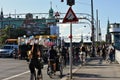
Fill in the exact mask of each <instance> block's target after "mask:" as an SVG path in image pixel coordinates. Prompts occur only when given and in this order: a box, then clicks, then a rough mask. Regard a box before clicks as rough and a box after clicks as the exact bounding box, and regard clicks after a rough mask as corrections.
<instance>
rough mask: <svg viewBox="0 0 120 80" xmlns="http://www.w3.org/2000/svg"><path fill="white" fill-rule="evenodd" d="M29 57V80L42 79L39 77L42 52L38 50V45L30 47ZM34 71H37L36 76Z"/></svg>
mask: <svg viewBox="0 0 120 80" xmlns="http://www.w3.org/2000/svg"><path fill="white" fill-rule="evenodd" d="M29 56H30V58H31V59H30V64H29V69H30V73H31V76H30V80H34V78H35V80H37V79H39V78H42V75H41V69H42V67H41V66H42V65H41V64H40V61H42V51H41V50H40V48H39V45H38V44H34V45H32V49H31V54H30V55H29ZM40 59H41V60H40ZM35 69H37V75H36V70H35Z"/></svg>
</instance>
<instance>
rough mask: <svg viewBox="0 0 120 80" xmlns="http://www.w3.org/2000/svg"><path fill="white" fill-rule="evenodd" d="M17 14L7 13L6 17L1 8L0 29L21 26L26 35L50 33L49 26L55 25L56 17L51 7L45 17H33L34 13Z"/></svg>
mask: <svg viewBox="0 0 120 80" xmlns="http://www.w3.org/2000/svg"><path fill="white" fill-rule="evenodd" d="M16 15H17V14H14V15H13V14H9V15H8V16H7V17H6V15H4V14H3V10H2V9H1V14H0V29H3V28H5V27H7V26H11V27H12V28H23V29H25V31H26V34H25V35H27V36H31V35H50V34H51V33H50V31H51V30H50V29H52V28H50V26H56V19H55V15H54V11H53V9H52V7H51V8H50V10H49V12H48V16H47V17H41V18H39V16H36V17H34V15H35V14H32V13H27V14H24V17H20V15H19V16H17V17H16Z"/></svg>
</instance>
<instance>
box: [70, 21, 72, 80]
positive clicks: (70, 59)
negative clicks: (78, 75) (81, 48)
mask: <svg viewBox="0 0 120 80" xmlns="http://www.w3.org/2000/svg"><path fill="white" fill-rule="evenodd" d="M69 38H70V54H69V59H70V80H71V79H72V22H71V23H70V36H69Z"/></svg>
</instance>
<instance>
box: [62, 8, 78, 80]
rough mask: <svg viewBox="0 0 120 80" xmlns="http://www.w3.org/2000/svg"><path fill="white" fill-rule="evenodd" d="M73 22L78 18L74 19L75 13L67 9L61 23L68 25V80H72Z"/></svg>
mask: <svg viewBox="0 0 120 80" xmlns="http://www.w3.org/2000/svg"><path fill="white" fill-rule="evenodd" d="M73 22H78V18H77V17H76V15H75V13H74V12H73V10H72V7H70V8H69V9H68V12H67V13H66V15H65V17H64V19H63V23H70V36H69V38H70V53H69V54H70V55H69V59H70V80H71V79H72V23H73Z"/></svg>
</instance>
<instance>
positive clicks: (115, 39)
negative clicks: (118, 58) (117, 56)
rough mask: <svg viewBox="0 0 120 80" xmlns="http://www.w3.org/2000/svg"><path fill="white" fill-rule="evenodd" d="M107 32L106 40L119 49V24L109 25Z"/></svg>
mask: <svg viewBox="0 0 120 80" xmlns="http://www.w3.org/2000/svg"><path fill="white" fill-rule="evenodd" d="M108 30H109V31H108V35H107V36H108V37H107V38H106V40H107V41H109V43H113V44H114V46H115V47H116V48H117V49H120V23H110V24H109V27H108Z"/></svg>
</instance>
